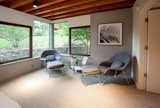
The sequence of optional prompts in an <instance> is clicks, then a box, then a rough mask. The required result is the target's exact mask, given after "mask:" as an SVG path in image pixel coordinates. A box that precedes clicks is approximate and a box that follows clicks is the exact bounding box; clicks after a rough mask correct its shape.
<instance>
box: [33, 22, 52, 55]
mask: <svg viewBox="0 0 160 108" xmlns="http://www.w3.org/2000/svg"><path fill="white" fill-rule="evenodd" d="M46 49H49V24H48V23H43V22H40V21H34V26H33V57H39V56H40V55H41V54H42V52H43V51H44V50H46Z"/></svg>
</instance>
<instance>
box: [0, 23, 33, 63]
mask: <svg viewBox="0 0 160 108" xmlns="http://www.w3.org/2000/svg"><path fill="white" fill-rule="evenodd" d="M0 24H4V25H12V26H18V27H25V28H29V56H28V57H24V58H19V59H15V60H9V61H5V62H3V63H0V64H4V63H8V62H13V61H18V60H22V59H26V58H31V57H32V26H28V25H21V24H15V23H9V22H4V21H0Z"/></svg>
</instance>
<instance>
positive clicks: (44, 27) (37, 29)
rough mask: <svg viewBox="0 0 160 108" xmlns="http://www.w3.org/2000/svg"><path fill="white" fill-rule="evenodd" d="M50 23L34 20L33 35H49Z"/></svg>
mask: <svg viewBox="0 0 160 108" xmlns="http://www.w3.org/2000/svg"><path fill="white" fill-rule="evenodd" d="M48 26H49V25H48V24H47V23H43V22H40V21H34V25H33V28H34V29H33V35H34V36H48V35H49V32H48V31H49V27H48Z"/></svg>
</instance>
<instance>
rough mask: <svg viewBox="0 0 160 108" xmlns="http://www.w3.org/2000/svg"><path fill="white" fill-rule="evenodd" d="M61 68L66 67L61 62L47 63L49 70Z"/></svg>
mask: <svg viewBox="0 0 160 108" xmlns="http://www.w3.org/2000/svg"><path fill="white" fill-rule="evenodd" d="M61 67H64V64H63V63H62V62H61V61H52V62H47V68H48V69H56V68H61Z"/></svg>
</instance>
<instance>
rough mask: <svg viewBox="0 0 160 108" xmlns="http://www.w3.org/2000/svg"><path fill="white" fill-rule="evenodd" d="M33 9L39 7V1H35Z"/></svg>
mask: <svg viewBox="0 0 160 108" xmlns="http://www.w3.org/2000/svg"><path fill="white" fill-rule="evenodd" d="M33 7H34V8H37V7H38V0H33Z"/></svg>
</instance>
